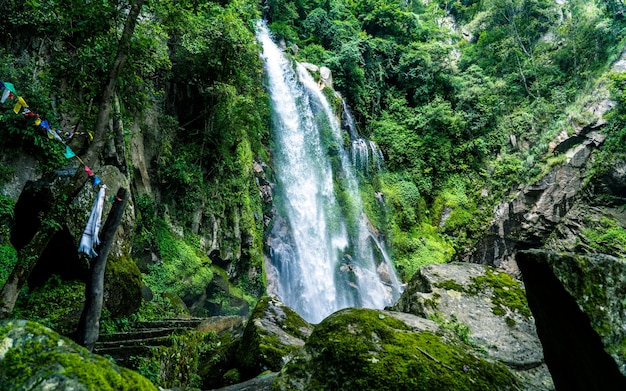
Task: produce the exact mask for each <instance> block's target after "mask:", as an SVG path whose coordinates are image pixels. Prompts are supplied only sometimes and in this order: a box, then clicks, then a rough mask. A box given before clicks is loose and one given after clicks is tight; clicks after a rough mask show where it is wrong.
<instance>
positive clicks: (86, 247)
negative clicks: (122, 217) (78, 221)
mask: <svg viewBox="0 0 626 391" xmlns="http://www.w3.org/2000/svg"><path fill="white" fill-rule="evenodd" d="M105 189H106V185H102V187H100V190H99V191H98V196H97V197H96V199H95V200H94V202H93V206H92V208H91V214H90V215H89V220H88V221H87V226H86V227H85V231H84V232H83V236H82V238H81V239H80V246H79V247H78V252H79V253H80V252H83V253H85V254H87V255H89V256H90V257H97V256H98V254H97V253H96V251H95V250H94V247H95V246H96V245H98V244H100V239H98V233H99V232H100V224H101V222H102V208H103V207H104V191H105Z"/></svg>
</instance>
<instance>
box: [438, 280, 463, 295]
mask: <svg viewBox="0 0 626 391" xmlns="http://www.w3.org/2000/svg"><path fill="white" fill-rule="evenodd" d="M434 285H435V287H437V288H441V289H446V290H453V291H457V292H463V291H464V289H463V286H462V285H461V284H459V283H457V282H455V281H454V280H446V281H444V282H438V283H436V284H434Z"/></svg>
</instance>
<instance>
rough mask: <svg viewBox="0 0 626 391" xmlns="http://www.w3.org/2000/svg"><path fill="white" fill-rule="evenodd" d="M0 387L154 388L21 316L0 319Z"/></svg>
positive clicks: (100, 390) (119, 390)
mask: <svg viewBox="0 0 626 391" xmlns="http://www.w3.org/2000/svg"><path fill="white" fill-rule="evenodd" d="M0 389H2V390H21V389H27V390H48V389H54V390H59V389H73V390H97V391H107V390H110V391H130V390H150V391H151V390H155V391H156V390H157V388H156V387H155V386H154V385H153V384H152V383H150V381H148V380H147V379H146V378H144V377H143V376H141V375H139V374H137V373H135V372H133V371H131V370H129V369H126V368H122V367H118V366H117V365H115V364H114V363H112V362H111V361H109V360H107V359H105V358H104V357H101V356H98V355H96V354H92V353H90V352H89V351H88V350H87V349H85V348H83V347H81V346H79V345H77V344H75V343H74V342H72V341H70V340H69V339H66V338H63V337H61V336H60V335H59V334H57V333H55V332H54V331H52V330H50V329H48V328H46V327H43V326H41V325H40V324H38V323H35V322H30V321H25V320H12V321H4V322H0Z"/></svg>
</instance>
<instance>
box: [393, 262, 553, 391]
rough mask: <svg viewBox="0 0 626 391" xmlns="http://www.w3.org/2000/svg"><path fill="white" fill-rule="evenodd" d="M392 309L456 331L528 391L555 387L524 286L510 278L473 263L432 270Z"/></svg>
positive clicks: (415, 279) (425, 271)
mask: <svg viewBox="0 0 626 391" xmlns="http://www.w3.org/2000/svg"><path fill="white" fill-rule="evenodd" d="M393 309H394V310H396V311H402V312H407V313H411V314H414V315H417V316H420V317H423V318H428V319H434V320H436V321H437V322H439V323H440V324H442V325H443V326H444V327H446V328H449V329H452V330H454V331H456V332H457V333H458V334H460V335H462V336H463V338H465V339H466V340H467V341H468V342H470V343H472V344H474V346H477V347H479V348H480V349H481V350H482V351H484V352H485V353H486V355H487V357H488V358H489V359H492V360H496V361H499V362H501V363H503V364H505V365H507V366H508V367H509V369H510V370H511V371H512V372H513V373H514V374H515V375H516V376H517V377H518V378H519V380H520V382H521V383H522V384H523V385H524V389H525V390H549V389H553V388H554V386H553V384H552V380H551V377H550V373H549V372H548V368H547V367H546V365H545V363H544V359H543V349H542V347H541V344H540V342H539V338H538V336H537V332H536V330H535V324H534V318H533V317H532V315H531V313H530V309H529V307H528V304H527V302H526V297H525V292H524V287H523V286H522V284H521V283H520V282H519V281H517V280H515V279H513V278H511V277H510V276H509V275H508V274H505V273H501V272H498V271H496V270H495V269H493V268H492V267H488V266H484V265H477V264H469V263H453V264H442V265H434V264H433V265H427V266H424V267H422V268H420V269H419V271H418V272H417V273H416V274H415V275H414V276H413V278H412V279H411V281H410V282H409V284H408V286H407V288H406V289H405V291H404V293H403V294H402V296H401V297H400V300H399V301H398V303H396V305H395V306H394V307H393Z"/></svg>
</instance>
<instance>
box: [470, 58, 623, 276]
mask: <svg viewBox="0 0 626 391" xmlns="http://www.w3.org/2000/svg"><path fill="white" fill-rule="evenodd" d="M624 64H626V52H624V53H623V54H622V56H621V58H620V60H619V61H617V62H615V63H614V64H613V66H612V71H614V72H623V71H624V70H625V69H626V68H625V66H624ZM609 96H610V94H609V91H608V89H607V87H606V85H604V84H600V85H599V86H598V87H597V88H596V89H595V91H594V92H593V93H592V94H590V99H591V103H590V104H589V105H588V106H587V107H586V108H585V110H584V112H583V113H581V115H582V116H587V117H589V118H591V120H589V121H588V122H587V123H586V124H584V125H580V124H573V131H572V130H570V132H569V133H568V131H566V130H563V131H561V133H559V134H558V135H557V136H556V137H555V138H554V139H553V140H552V142H551V143H550V145H549V152H551V153H553V154H554V155H555V156H556V157H558V156H562V158H561V160H560V163H557V164H555V165H554V166H552V167H549V168H548V171H547V172H546V173H544V175H543V176H542V177H541V178H540V179H538V180H537V181H536V182H534V183H532V184H529V185H520V188H519V190H518V191H517V192H516V193H515V194H512V195H511V197H510V199H509V200H507V201H505V202H502V203H501V204H499V205H497V206H496V208H495V209H494V220H493V223H492V225H491V226H490V228H489V229H488V234H487V235H485V236H484V237H483V238H482V239H481V240H480V241H479V242H478V243H477V244H476V246H475V251H474V252H473V253H472V254H471V255H470V256H467V257H464V259H463V260H465V261H470V262H475V263H483V264H488V265H492V266H496V267H498V268H501V269H503V270H506V271H508V272H510V273H512V274H516V273H519V270H518V269H517V266H516V264H515V253H516V252H517V251H518V250H519V249H525V248H540V247H544V248H547V249H553V250H559V251H572V252H585V253H587V252H605V253H609V254H611V255H618V256H624V255H626V249H623V248H620V247H619V244H617V245H618V246H617V247H615V246H614V247H613V248H611V246H606V247H605V248H604V249H600V251H598V250H599V249H598V248H597V247H598V246H595V247H596V248H594V245H595V243H593V239H592V238H589V235H588V234H589V231H588V229H589V228H592V229H593V228H596V227H598V226H599V222H600V221H602V220H603V218H604V219H606V218H608V219H609V220H610V224H611V225H614V226H617V227H621V228H625V227H626V213H625V212H624V205H626V161H625V160H624V159H623V157H613V159H612V161H609V162H605V164H604V167H601V169H600V170H599V169H598V165H595V164H594V161H595V160H596V155H597V150H598V148H599V147H601V145H602V144H603V142H604V140H605V138H606V136H605V135H604V134H603V133H602V132H603V130H602V129H603V127H604V126H605V125H606V123H607V121H606V119H605V118H604V115H605V114H606V113H607V112H608V111H609V110H610V109H611V108H613V107H614V106H615V102H613V101H612V100H610V98H609ZM605 159H606V158H605Z"/></svg>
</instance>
